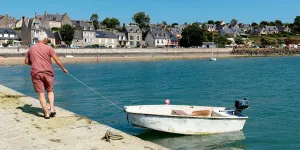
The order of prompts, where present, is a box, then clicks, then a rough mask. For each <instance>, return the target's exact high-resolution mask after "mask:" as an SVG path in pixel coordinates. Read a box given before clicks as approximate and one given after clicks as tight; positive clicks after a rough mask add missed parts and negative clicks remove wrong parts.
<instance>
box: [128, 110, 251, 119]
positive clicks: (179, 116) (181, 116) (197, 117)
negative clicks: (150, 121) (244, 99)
mask: <svg viewBox="0 0 300 150" xmlns="http://www.w3.org/2000/svg"><path fill="white" fill-rule="evenodd" d="M125 112H126V113H127V114H135V115H146V116H161V117H168V118H189V119H190V118H192V119H210V120H214V119H216V120H223V119H230V120H246V119H248V116H245V115H244V114H243V115H244V116H245V117H202V116H185V115H158V114H147V113H135V112H128V111H126V110H125Z"/></svg>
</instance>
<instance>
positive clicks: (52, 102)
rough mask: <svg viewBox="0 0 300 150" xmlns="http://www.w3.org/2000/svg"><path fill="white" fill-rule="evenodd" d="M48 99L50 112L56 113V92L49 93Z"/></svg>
mask: <svg viewBox="0 0 300 150" xmlns="http://www.w3.org/2000/svg"><path fill="white" fill-rule="evenodd" d="M48 98H49V103H50V112H54V92H53V91H51V92H48Z"/></svg>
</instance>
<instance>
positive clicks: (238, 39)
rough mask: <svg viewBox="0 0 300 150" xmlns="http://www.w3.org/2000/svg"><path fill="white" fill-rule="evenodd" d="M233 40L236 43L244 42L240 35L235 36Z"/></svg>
mask: <svg viewBox="0 0 300 150" xmlns="http://www.w3.org/2000/svg"><path fill="white" fill-rule="evenodd" d="M234 41H235V43H236V44H238V45H241V44H245V42H244V40H243V39H242V38H241V37H237V38H235V39H234Z"/></svg>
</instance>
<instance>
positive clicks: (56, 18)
mask: <svg viewBox="0 0 300 150" xmlns="http://www.w3.org/2000/svg"><path fill="white" fill-rule="evenodd" d="M47 15H48V19H49V21H59V22H61V20H62V18H63V16H64V15H60V14H47Z"/></svg>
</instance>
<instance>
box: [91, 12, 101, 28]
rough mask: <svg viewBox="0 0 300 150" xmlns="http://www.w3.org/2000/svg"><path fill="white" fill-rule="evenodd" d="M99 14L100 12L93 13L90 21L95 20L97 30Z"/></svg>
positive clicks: (94, 24)
mask: <svg viewBox="0 0 300 150" xmlns="http://www.w3.org/2000/svg"><path fill="white" fill-rule="evenodd" d="M98 19H99V16H98V14H92V16H91V18H90V21H92V22H93V26H94V28H95V30H97V29H99V20H98Z"/></svg>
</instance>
